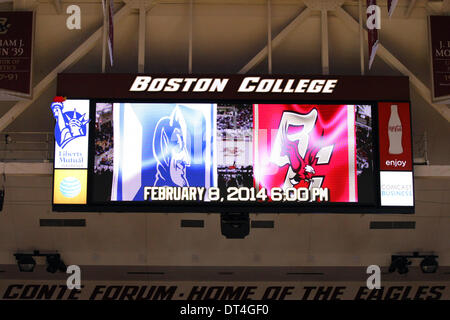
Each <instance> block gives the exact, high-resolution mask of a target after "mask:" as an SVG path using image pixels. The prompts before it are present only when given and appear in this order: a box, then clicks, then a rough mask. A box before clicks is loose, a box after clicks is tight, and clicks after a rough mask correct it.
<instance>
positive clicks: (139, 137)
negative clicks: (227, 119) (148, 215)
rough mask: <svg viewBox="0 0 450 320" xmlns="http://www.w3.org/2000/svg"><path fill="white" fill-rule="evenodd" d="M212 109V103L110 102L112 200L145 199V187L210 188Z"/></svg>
mask: <svg viewBox="0 0 450 320" xmlns="http://www.w3.org/2000/svg"><path fill="white" fill-rule="evenodd" d="M149 107H151V110H152V111H151V112H148V110H149V109H148V108H149ZM215 113H216V105H214V104H175V103H172V104H171V103H161V104H157V103H154V104H148V103H114V105H113V122H114V129H113V131H114V150H113V157H112V159H114V160H113V162H114V163H113V164H111V163H110V162H111V161H112V160H109V163H106V165H109V166H111V165H112V167H113V180H112V191H111V200H113V201H144V200H147V199H144V187H145V186H154V187H205V188H209V187H211V186H214V172H215V170H214V165H215V164H214V159H215V157H214V152H215V147H214V146H215V136H216V133H215V121H214V119H215ZM107 161H108V160H107ZM187 168H189V170H187ZM185 190H189V188H186V189H185Z"/></svg>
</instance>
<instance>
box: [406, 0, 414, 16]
mask: <svg viewBox="0 0 450 320" xmlns="http://www.w3.org/2000/svg"><path fill="white" fill-rule="evenodd" d="M415 5H416V0H409V4H408V7H407V8H406V12H405V17H406V18H409V17H410V16H411V12H412V11H413V9H414V6H415Z"/></svg>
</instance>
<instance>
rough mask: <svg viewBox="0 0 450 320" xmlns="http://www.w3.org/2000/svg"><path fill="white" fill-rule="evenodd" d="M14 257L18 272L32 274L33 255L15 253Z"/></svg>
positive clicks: (34, 262)
mask: <svg viewBox="0 0 450 320" xmlns="http://www.w3.org/2000/svg"><path fill="white" fill-rule="evenodd" d="M14 256H15V257H16V260H17V265H18V266H19V270H20V272H33V270H34V266H35V265H36V261H34V259H33V255H31V254H21V253H16V254H14Z"/></svg>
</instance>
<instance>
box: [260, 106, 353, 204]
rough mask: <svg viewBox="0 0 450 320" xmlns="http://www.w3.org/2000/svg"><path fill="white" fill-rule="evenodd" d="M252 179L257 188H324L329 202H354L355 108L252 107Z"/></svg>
mask: <svg viewBox="0 0 450 320" xmlns="http://www.w3.org/2000/svg"><path fill="white" fill-rule="evenodd" d="M254 122H255V123H254V128H255V143H254V146H255V150H254V156H255V158H254V163H255V168H254V171H255V180H256V184H257V185H258V186H259V187H260V188H266V189H267V190H270V189H271V188H273V187H279V188H282V189H284V190H286V189H287V188H297V189H298V188H300V187H303V188H309V189H311V188H328V190H329V195H330V199H329V201H332V202H354V201H357V200H358V199H357V192H356V190H357V182H356V147H355V107H354V106H350V105H320V106H317V105H296V104H267V105H265V104H264V105H263V104H260V105H255V107H254Z"/></svg>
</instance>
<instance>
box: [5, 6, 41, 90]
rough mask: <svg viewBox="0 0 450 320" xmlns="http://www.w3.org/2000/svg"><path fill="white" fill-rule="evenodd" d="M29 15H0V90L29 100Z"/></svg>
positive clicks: (30, 34)
mask: <svg viewBox="0 0 450 320" xmlns="http://www.w3.org/2000/svg"><path fill="white" fill-rule="evenodd" d="M33 20H34V18H33V12H28V11H21V12H19V11H17V12H0V90H4V91H5V93H12V94H19V95H23V96H27V97H30V96H31V93H32V92H31V91H32V90H31V69H32V68H31V66H32V56H33V54H32V53H33V24H34V21H33Z"/></svg>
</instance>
